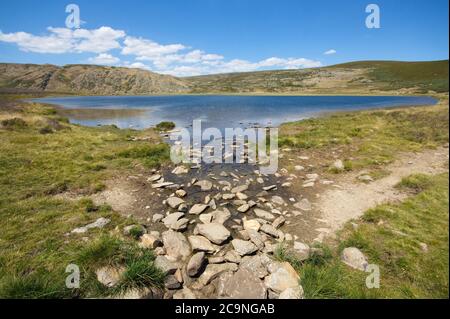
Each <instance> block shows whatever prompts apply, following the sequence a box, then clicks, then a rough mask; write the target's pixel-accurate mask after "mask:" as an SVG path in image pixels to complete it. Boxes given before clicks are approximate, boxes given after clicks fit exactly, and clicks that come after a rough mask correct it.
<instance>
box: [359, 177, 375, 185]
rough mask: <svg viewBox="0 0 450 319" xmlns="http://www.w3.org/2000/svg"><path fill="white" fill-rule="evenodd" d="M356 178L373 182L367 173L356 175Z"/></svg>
mask: <svg viewBox="0 0 450 319" xmlns="http://www.w3.org/2000/svg"><path fill="white" fill-rule="evenodd" d="M358 179H359V180H360V181H361V182H366V183H368V182H373V178H372V177H370V176H369V175H361V176H358Z"/></svg>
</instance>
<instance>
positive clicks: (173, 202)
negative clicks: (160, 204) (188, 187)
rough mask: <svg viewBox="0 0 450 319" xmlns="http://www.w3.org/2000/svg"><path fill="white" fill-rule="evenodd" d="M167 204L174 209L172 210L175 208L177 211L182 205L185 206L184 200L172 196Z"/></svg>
mask: <svg viewBox="0 0 450 319" xmlns="http://www.w3.org/2000/svg"><path fill="white" fill-rule="evenodd" d="M166 203H167V205H169V206H170V207H172V208H174V209H177V208H178V206H180V204H183V203H184V200H182V199H181V198H179V197H175V196H172V197H169V198H167V200H166Z"/></svg>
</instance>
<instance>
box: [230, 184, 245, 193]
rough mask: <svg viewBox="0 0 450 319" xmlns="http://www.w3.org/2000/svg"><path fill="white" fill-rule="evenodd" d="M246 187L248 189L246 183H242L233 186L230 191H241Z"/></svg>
mask: <svg viewBox="0 0 450 319" xmlns="http://www.w3.org/2000/svg"><path fill="white" fill-rule="evenodd" d="M247 189H248V185H247V184H244V185H240V186H236V187H233V188H232V189H231V192H232V193H233V194H236V193H242V192H245V191H246V190H247Z"/></svg>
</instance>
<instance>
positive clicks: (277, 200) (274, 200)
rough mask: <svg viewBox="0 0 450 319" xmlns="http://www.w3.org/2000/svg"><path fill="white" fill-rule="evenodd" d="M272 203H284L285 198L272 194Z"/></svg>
mask: <svg viewBox="0 0 450 319" xmlns="http://www.w3.org/2000/svg"><path fill="white" fill-rule="evenodd" d="M271 201H272V203H274V204H276V205H280V206H281V205H284V203H285V202H284V199H283V198H282V197H280V196H272V199H271Z"/></svg>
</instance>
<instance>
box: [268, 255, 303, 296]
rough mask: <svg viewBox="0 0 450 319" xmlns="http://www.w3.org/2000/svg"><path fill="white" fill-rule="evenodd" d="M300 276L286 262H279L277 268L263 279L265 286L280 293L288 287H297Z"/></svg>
mask: <svg viewBox="0 0 450 319" xmlns="http://www.w3.org/2000/svg"><path fill="white" fill-rule="evenodd" d="M299 280H300V277H299V275H298V274H297V272H296V271H295V269H294V268H292V266H291V265H290V264H289V263H288V262H283V263H280V264H279V265H278V267H277V269H276V270H275V271H274V272H273V273H271V274H270V275H269V276H267V277H266V278H265V279H264V283H265V285H266V287H267V288H269V289H272V290H273V291H275V292H276V293H282V292H283V291H285V290H286V289H288V288H297V287H298V286H299Z"/></svg>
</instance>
